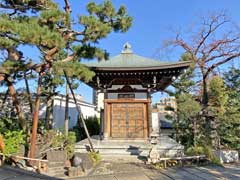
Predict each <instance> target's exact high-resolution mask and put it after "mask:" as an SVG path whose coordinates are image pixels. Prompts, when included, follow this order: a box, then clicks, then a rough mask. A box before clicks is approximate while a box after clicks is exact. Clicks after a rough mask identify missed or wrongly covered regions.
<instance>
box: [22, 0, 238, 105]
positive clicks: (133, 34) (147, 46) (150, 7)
mask: <svg viewBox="0 0 240 180" xmlns="http://www.w3.org/2000/svg"><path fill="white" fill-rule="evenodd" d="M57 2H58V3H59V4H60V6H61V7H63V2H64V1H63V0H57ZM87 2H89V1H88V0H70V3H71V5H72V10H73V15H74V16H75V17H77V14H78V15H80V14H86V10H85V9H86V8H85V6H86V4H87ZM95 2H102V1H95ZM113 4H114V5H115V7H116V8H117V7H119V6H120V5H125V6H126V7H127V11H128V13H129V15H131V16H132V17H133V25H132V27H131V29H130V30H129V31H128V32H127V33H124V34H121V33H112V34H110V35H109V36H108V37H107V38H106V39H103V40H101V41H100V42H99V45H98V46H100V47H102V48H104V49H106V50H107V51H108V52H109V53H110V56H115V55H117V54H119V53H120V52H121V50H122V46H123V44H124V43H125V42H129V43H130V44H131V45H132V49H133V51H134V53H136V54H139V55H142V56H145V57H150V58H154V59H159V60H165V61H166V60H167V61H177V60H178V59H179V57H180V55H181V52H180V51H174V52H171V53H170V54H166V53H161V51H160V50H161V46H162V43H163V42H164V40H167V39H170V38H171V37H173V36H174V33H173V32H172V31H171V30H170V29H178V28H186V27H189V26H191V25H193V24H194V23H196V22H198V21H199V17H200V16H204V15H206V14H208V13H211V12H216V11H221V10H225V11H226V12H227V14H228V15H229V16H230V17H231V18H232V20H233V21H234V22H236V23H237V24H239V23H240V1H239V0H201V1H200V0H113ZM24 49H25V50H27V51H29V48H27V47H25V48H24ZM37 54H38V53H37V50H34V49H32V50H31V56H32V57H33V58H34V59H37V57H36V56H37ZM18 86H19V85H18ZM77 92H78V93H80V94H82V95H83V96H84V98H85V100H86V101H88V102H91V100H92V93H91V89H90V88H89V87H87V86H86V85H84V84H81V85H80V87H79V89H78V90H77ZM159 98H160V96H159V94H156V95H153V101H154V102H156V101H158V100H159Z"/></svg>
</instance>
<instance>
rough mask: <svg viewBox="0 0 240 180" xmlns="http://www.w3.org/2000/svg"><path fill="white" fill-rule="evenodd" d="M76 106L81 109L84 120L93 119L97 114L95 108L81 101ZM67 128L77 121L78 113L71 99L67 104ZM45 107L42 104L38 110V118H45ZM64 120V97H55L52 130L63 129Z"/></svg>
mask: <svg viewBox="0 0 240 180" xmlns="http://www.w3.org/2000/svg"><path fill="white" fill-rule="evenodd" d="M78 105H79V107H80V108H81V111H82V114H83V116H84V118H88V117H93V116H95V115H96V114H97V112H96V111H95V106H94V105H92V104H89V103H86V102H84V101H82V100H78ZM68 106H69V108H68V110H69V118H70V120H69V128H72V127H73V126H75V125H76V124H77V120H78V111H77V108H76V105H75V103H74V101H73V99H70V101H69V104H68ZM45 110H46V106H45V105H44V104H43V105H42V106H41V110H40V118H42V119H44V118H45ZM64 118H65V96H56V97H55V98H54V104H53V127H54V128H57V129H59V128H63V127H64Z"/></svg>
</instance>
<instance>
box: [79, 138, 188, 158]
mask: <svg viewBox="0 0 240 180" xmlns="http://www.w3.org/2000/svg"><path fill="white" fill-rule="evenodd" d="M91 140H92V143H93V146H94V148H95V150H96V151H98V152H99V153H100V154H101V157H102V158H103V159H104V160H111V159H113V160H116V158H117V159H126V160H130V161H134V160H136V161H137V160H142V159H148V157H149V154H150V152H151V151H152V152H153V150H154V154H155V156H156V153H157V156H158V157H174V156H179V155H181V154H182V153H183V149H184V147H183V146H182V145H180V144H178V143H177V142H176V141H175V140H173V139H171V138H169V137H168V136H160V137H159V138H158V140H157V144H156V145H153V144H151V142H150V141H148V140H122V139H119V140H116V139H108V140H100V138H99V136H92V137H91ZM88 150H89V143H88V140H87V139H84V140H82V141H80V142H78V143H76V144H75V152H80V153H86V152H87V151H88Z"/></svg>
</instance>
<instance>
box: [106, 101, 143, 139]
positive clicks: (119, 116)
mask: <svg viewBox="0 0 240 180" xmlns="http://www.w3.org/2000/svg"><path fill="white" fill-rule="evenodd" d="M145 108H146V106H145V104H144V103H127V102H124V103H112V104H111V136H112V137H113V138H144V137H146V132H145V130H144V129H146V127H145V125H146V123H145V121H146V117H145V116H146V115H145V110H146V109H145Z"/></svg>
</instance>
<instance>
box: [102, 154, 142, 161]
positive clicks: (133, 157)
mask: <svg viewBox="0 0 240 180" xmlns="http://www.w3.org/2000/svg"><path fill="white" fill-rule="evenodd" d="M101 158H102V160H103V161H114V162H116V161H119V162H120V161H121V162H135V163H143V162H146V161H147V157H146V156H136V155H124V154H115V155H112V154H111V155H107V154H105V155H101Z"/></svg>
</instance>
